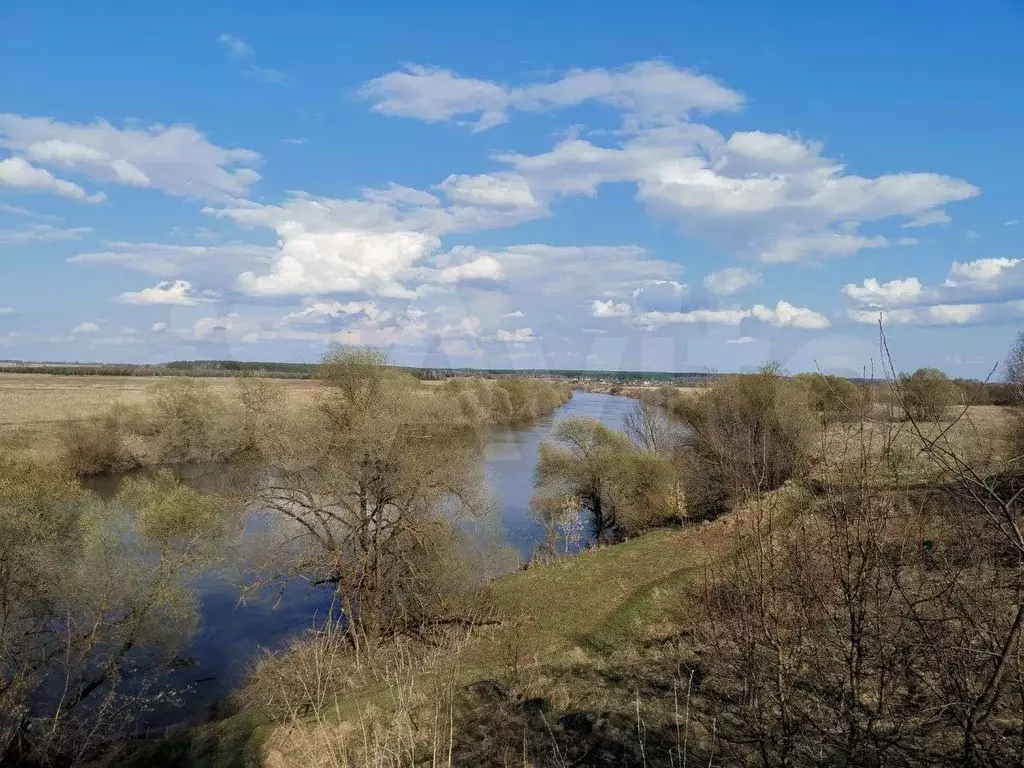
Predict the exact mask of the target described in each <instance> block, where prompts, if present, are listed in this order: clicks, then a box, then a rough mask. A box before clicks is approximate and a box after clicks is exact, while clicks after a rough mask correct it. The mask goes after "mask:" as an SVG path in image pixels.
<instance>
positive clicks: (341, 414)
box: [256, 347, 484, 648]
mask: <svg viewBox="0 0 1024 768" xmlns="http://www.w3.org/2000/svg"><path fill="white" fill-rule="evenodd" d="M318 378H319V379H320V381H321V382H322V387H321V391H320V393H319V397H318V400H317V403H316V405H315V406H314V407H312V408H310V409H309V410H307V411H306V412H304V413H297V414H296V417H295V419H293V420H291V423H290V425H289V426H288V427H286V428H284V429H282V430H280V431H279V432H278V433H277V434H276V435H275V436H274V440H273V441H272V443H271V445H269V446H268V448H267V455H268V457H269V459H270V464H271V471H270V473H269V476H270V478H271V479H270V480H269V481H268V482H266V483H264V484H262V485H261V486H260V488H259V489H258V494H257V498H256V501H257V502H258V504H259V505H260V506H262V507H263V508H264V509H266V510H268V511H269V512H270V513H272V514H273V515H274V517H276V518H277V519H278V521H279V522H280V523H281V525H280V526H279V532H280V533H281V534H282V535H283V538H282V539H281V546H280V547H279V548H278V550H277V552H276V556H277V557H276V558H275V560H276V563H277V565H276V567H277V571H276V572H275V574H276V575H278V576H280V575H286V576H288V575H290V576H302V577H304V578H307V579H309V580H310V581H311V582H312V583H314V584H316V585H321V586H329V587H331V588H332V589H333V595H334V605H335V607H336V608H337V609H339V610H340V613H341V619H342V621H341V625H342V626H343V628H344V631H345V632H346V634H347V636H348V638H349V640H350V641H351V642H352V643H353V644H355V645H356V647H357V648H358V647H359V644H360V643H363V642H364V641H369V643H371V644H373V643H375V642H376V641H378V640H380V639H381V638H384V637H387V636H394V635H399V634H413V633H419V632H421V631H423V629H424V627H426V626H428V625H431V624H437V623H444V622H453V621H459V620H460V614H459V611H458V610H457V608H456V607H455V605H454V602H453V601H454V598H453V596H452V594H451V592H450V590H448V589H447V584H446V579H445V573H446V570H447V569H448V565H449V564H450V561H451V559H452V558H453V557H454V556H455V549H456V541H455V539H456V536H455V534H454V526H453V521H454V520H456V519H458V518H460V517H466V516H476V515H478V514H479V513H480V512H481V510H482V509H483V507H484V481H483V475H482V467H481V464H480V457H481V444H480V442H479V439H478V433H477V429H476V425H475V424H474V423H472V422H471V421H468V420H467V419H466V418H465V417H464V416H463V414H462V412H461V410H460V408H459V407H458V404H457V403H456V402H455V399H454V398H451V397H448V396H442V395H441V394H440V393H437V392H435V391H431V390H430V389H429V388H426V387H422V386H421V385H419V383H418V382H417V381H415V380H414V379H412V378H411V377H409V376H407V375H405V374H403V373H400V372H398V371H396V370H394V369H391V368H388V367H387V365H386V360H385V358H384V357H383V356H382V355H381V354H379V353H377V352H375V351H373V350H366V349H360V348H352V347H337V348H335V349H332V350H331V352H330V353H329V354H328V355H327V356H326V357H325V358H324V361H323V364H322V365H321V367H320V370H319V372H318Z"/></svg>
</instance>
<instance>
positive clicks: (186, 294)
mask: <svg viewBox="0 0 1024 768" xmlns="http://www.w3.org/2000/svg"><path fill="white" fill-rule="evenodd" d="M211 5H214V6H215V7H214V8H212V9H211V7H210V6H211ZM0 27H2V28H3V29H4V30H5V32H4V38H5V39H4V44H3V45H2V46H0V71H3V72H4V73H6V76H5V77H0V358H14V359H18V358H20V359H33V360H82V361H85V360H96V361H99V360H110V361H134V362H156V361H161V360H169V359H179V358H198V357H204V358H210V357H213V358H234V359H262V360H267V359H274V360H315V359H316V358H317V357H318V356H319V355H320V354H321V353H322V352H323V350H324V349H325V348H326V346H327V345H328V344H329V343H331V342H332V341H337V342H345V343H363V344H372V345H376V346H380V347H382V348H384V349H386V350H387V351H388V352H389V353H390V355H391V357H392V359H394V360H395V361H396V362H399V363H405V364H413V365H419V364H431V365H446V364H448V365H469V366H480V367H524V368H525V367H552V368H566V367H569V368H578V367H584V368H628V369H637V368H645V369H652V370H694V369H698V370H700V369H707V368H711V369H715V370H724V371H729V370H745V369H749V368H751V367H753V366H756V365H759V364H761V363H763V362H764V361H766V360H768V359H774V360H779V361H781V362H782V363H783V364H784V365H786V366H787V367H788V368H790V369H791V370H794V371H799V370H811V369H814V368H815V367H816V366H818V367H821V368H824V369H827V370H835V371H842V372H853V373H856V372H859V371H861V370H862V369H863V368H864V367H865V366H869V365H871V360H872V358H875V359H876V366H877V346H878V339H877V322H878V319H879V317H881V318H882V321H883V323H884V325H885V326H886V328H887V334H888V336H889V339H890V343H891V346H892V347H893V349H894V352H895V354H896V358H897V365H898V366H899V367H901V368H914V367H917V366H920V365H937V366H939V367H942V368H944V369H946V370H947V371H948V372H949V373H951V374H953V375H963V376H983V375H985V374H986V373H987V372H988V369H989V368H990V367H991V366H992V365H993V364H994V363H996V362H998V361H999V360H1000V359H1001V358H1002V356H1003V354H1004V352H1005V349H1006V347H1007V346H1008V345H1009V343H1010V341H1011V340H1012V338H1013V337H1014V335H1015V334H1016V333H1017V331H1018V330H1019V329H1020V328H1022V327H1024V248H1022V247H1021V244H1020V238H1021V235H1022V233H1024V198H1022V196H1021V195H1020V192H1019V190H1018V184H1019V182H1018V179H1020V178H1021V177H1022V176H1024V153H1022V152H1021V150H1020V148H1019V143H1020V136H1021V135H1022V134H1024V131H1022V129H1024V99H1022V98H1021V86H1020V83H1021V82H1022V75H1024V48H1022V47H1021V45H1020V40H1021V36H1022V33H1024V6H1022V5H1021V4H1019V3H1015V2H996V1H994V0H980V2H977V3H973V4H967V3H962V2H941V1H940V2H927V3H926V2H916V1H913V2H904V3H898V4H893V3H882V2H861V3H856V4H853V3H849V4H846V3H843V4H835V3H820V2H819V3H809V2H795V3H786V4H766V3H763V2H762V3H748V2H734V3H686V4H683V3H654V2H651V3H640V4H632V5H627V6H624V5H622V4H620V3H559V4H550V3H529V2H524V3H515V4H512V3H509V4H503V5H502V6H500V7H499V6H498V5H497V4H481V3H463V2H451V3H445V4H431V5H423V4H418V3H391V4H383V3H381V4H361V5H360V6H359V7H355V6H353V5H352V4H345V5H344V6H343V5H342V4H338V3H326V2H307V3H300V4H293V5H288V6H286V5H281V4H269V3H251V4H245V5H243V4H227V3H224V4H208V3H194V2H179V3H175V4H173V8H168V7H165V6H158V5H156V4H151V3H127V2H124V3H107V4H104V5H103V9H102V12H101V11H99V10H97V9H96V7H95V6H88V5H83V4H80V3H67V2H65V3H56V2H39V3H33V4H21V7H6V8H4V9H3V10H0ZM1018 221H1019V222H1020V223H1018Z"/></svg>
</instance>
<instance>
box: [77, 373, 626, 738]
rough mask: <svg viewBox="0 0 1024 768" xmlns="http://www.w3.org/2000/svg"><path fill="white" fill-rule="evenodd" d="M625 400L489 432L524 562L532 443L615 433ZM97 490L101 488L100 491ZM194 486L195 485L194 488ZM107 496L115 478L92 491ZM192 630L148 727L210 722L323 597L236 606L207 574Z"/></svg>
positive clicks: (584, 402) (229, 589)
mask: <svg viewBox="0 0 1024 768" xmlns="http://www.w3.org/2000/svg"><path fill="white" fill-rule="evenodd" d="M632 405H633V400H631V399H630V398H626V397H617V396H614V395H606V394H596V393H587V392H577V393H574V395H573V397H572V399H571V400H570V401H569V402H568V403H566V404H565V405H563V406H562V407H560V408H559V409H558V410H557V411H555V412H554V413H553V414H551V415H548V416H545V417H542V418H540V419H538V420H536V421H535V422H533V423H532V424H530V425H528V426H525V427H505V428H495V429H492V430H491V431H490V432H489V433H488V436H487V446H486V453H485V458H484V464H485V471H486V476H487V480H488V483H489V485H490V487H491V489H492V492H493V493H494V495H495V498H496V500H497V503H498V507H499V510H500V518H501V522H502V523H503V526H504V528H505V533H506V537H507V541H508V543H509V544H510V545H512V546H514V547H515V548H516V549H517V550H518V551H519V553H520V555H521V557H522V558H523V560H524V562H525V561H526V560H527V559H529V557H530V554H531V553H532V551H533V547H534V545H535V544H536V543H537V541H538V540H539V539H540V537H541V535H542V530H541V527H540V526H539V525H538V524H537V523H535V522H534V521H533V520H531V519H530V517H529V514H528V512H527V508H528V504H529V500H530V495H531V493H532V491H533V469H534V466H535V464H536V461H537V449H538V446H539V445H540V443H541V442H542V441H543V440H545V439H546V438H548V437H549V436H550V434H551V429H552V426H553V425H554V423H555V422H556V421H558V420H559V419H565V418H568V417H574V416H591V417H594V418H597V419H600V420H601V421H603V422H604V423H605V424H607V425H608V426H610V427H611V428H613V429H621V428H622V425H623V418H624V417H625V415H626V413H628V411H629V410H630V408H631V407H632ZM104 483H106V484H107V487H106V488H104V487H103V486H104ZM197 484H198V485H203V483H202V482H201V480H200V481H198V482H197ZM92 485H93V487H94V488H95V489H96V490H98V491H99V492H101V493H103V492H108V493H109V492H111V488H112V487H115V486H116V478H110V479H106V480H104V479H100V480H99V481H98V482H97V483H94V484H92ZM196 587H197V590H198V595H199V612H200V626H199V631H198V633H197V635H196V636H195V637H194V638H193V639H192V641H191V642H190V644H189V647H188V648H187V649H186V656H187V658H188V664H187V666H185V667H184V668H182V669H180V670H178V671H176V672H174V673H173V674H172V679H171V681H170V684H171V686H172V687H175V688H178V689H185V690H184V693H183V695H182V698H181V701H180V703H178V704H176V705H175V706H173V707H171V706H169V707H168V708H167V709H166V710H156V711H154V712H152V713H150V714H148V715H147V716H146V718H145V721H146V722H145V725H146V726H148V727H160V726H166V725H172V724H176V723H180V722H184V721H197V720H202V719H204V718H205V717H208V716H210V715H211V714H212V713H213V709H214V707H215V706H216V705H217V703H218V702H220V701H222V700H223V699H224V697H225V696H226V695H227V694H228V693H230V691H231V690H232V689H233V688H235V687H237V686H238V685H239V684H240V683H241V682H242V681H243V680H244V679H245V676H246V673H247V671H248V669H249V667H250V665H251V664H252V662H253V660H254V659H255V658H256V656H257V654H258V653H259V651H260V649H261V648H268V649H275V648H281V647H283V646H284V645H285V644H286V643H287V641H288V639H289V637H291V636H293V635H295V634H296V633H298V632H301V631H302V630H304V629H306V628H308V627H309V626H310V624H311V622H312V621H313V620H314V618H315V617H316V616H317V615H323V614H324V613H325V611H326V608H327V597H326V596H325V595H324V594H323V593H321V592H310V590H309V589H308V587H307V586H306V585H305V584H304V583H296V584H294V585H292V586H291V587H289V588H288V589H287V590H286V591H285V593H284V594H283V595H281V594H280V593H279V592H275V593H274V594H272V595H271V594H268V595H264V596H262V597H257V598H255V599H249V600H247V601H246V602H245V603H244V604H240V603H239V602H238V589H237V587H236V586H235V585H234V584H233V583H232V582H231V581H230V580H228V579H227V577H225V576H224V575H222V574H219V573H209V574H207V575H205V576H203V577H201V578H200V579H199V580H198V582H197V583H196Z"/></svg>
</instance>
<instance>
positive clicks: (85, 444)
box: [60, 410, 139, 475]
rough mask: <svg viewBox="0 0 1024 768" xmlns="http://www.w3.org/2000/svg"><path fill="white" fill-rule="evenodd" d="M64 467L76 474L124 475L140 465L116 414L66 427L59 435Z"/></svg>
mask: <svg viewBox="0 0 1024 768" xmlns="http://www.w3.org/2000/svg"><path fill="white" fill-rule="evenodd" d="M60 442H61V447H62V448H63V458H64V464H65V466H66V467H67V468H68V469H69V470H71V471H72V472H74V473H75V474H77V475H98V474H102V473H104V472H123V471H125V470H127V469H131V468H132V467H135V466H137V465H138V463H139V462H138V458H137V457H136V456H135V455H134V454H133V451H132V450H131V449H130V448H129V446H128V444H127V443H126V434H125V429H124V425H123V423H122V419H121V418H120V415H119V414H118V413H117V412H116V411H113V410H112V411H110V412H109V413H107V414H105V415H103V416H101V417H99V418H97V419H88V420H84V421H72V422H68V423H67V424H66V425H64V428H63V430H62V431H61V434H60Z"/></svg>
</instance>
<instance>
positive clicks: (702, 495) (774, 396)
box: [673, 366, 816, 517]
mask: <svg viewBox="0 0 1024 768" xmlns="http://www.w3.org/2000/svg"><path fill="white" fill-rule="evenodd" d="M673 412H674V413H675V415H676V416H678V417H679V418H680V419H681V420H682V421H683V422H684V423H685V424H686V425H687V426H688V427H689V429H690V430H691V433H692V434H691V436H690V439H689V444H688V446H687V450H685V451H684V453H683V463H684V474H683V483H684V488H685V495H686V507H687V513H688V514H689V515H691V516H694V515H695V516H698V517H704V516H709V515H715V514H718V513H720V512H722V511H725V510H726V509H728V508H729V507H730V506H732V505H734V504H737V503H741V502H743V501H744V500H746V499H747V498H749V497H750V496H752V495H754V494H757V493H763V492H765V491H769V490H772V489H774V488H778V487H779V486H781V485H782V484H783V483H785V482H786V481H787V480H789V479H791V478H794V477H799V476H800V475H801V474H803V473H804V472H805V471H806V469H807V467H808V464H809V461H810V454H811V448H812V445H813V441H814V436H815V432H816V425H815V422H816V419H815V416H814V413H813V412H812V411H811V409H810V407H809V406H808V404H807V398H806V393H805V391H804V389H803V387H801V386H800V384H799V383H798V382H796V381H795V380H792V379H787V378H785V377H784V376H782V375H781V373H780V372H779V370H778V369H777V368H776V367H774V366H768V367H765V368H764V369H762V370H761V371H760V372H759V373H757V374H753V375H744V376H729V377H726V378H723V379H719V380H717V381H716V382H715V383H714V384H713V385H712V386H711V387H710V388H709V390H708V391H707V392H706V393H705V394H704V395H703V396H701V397H694V398H688V399H683V398H680V399H679V400H677V401H675V402H674V404H673Z"/></svg>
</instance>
